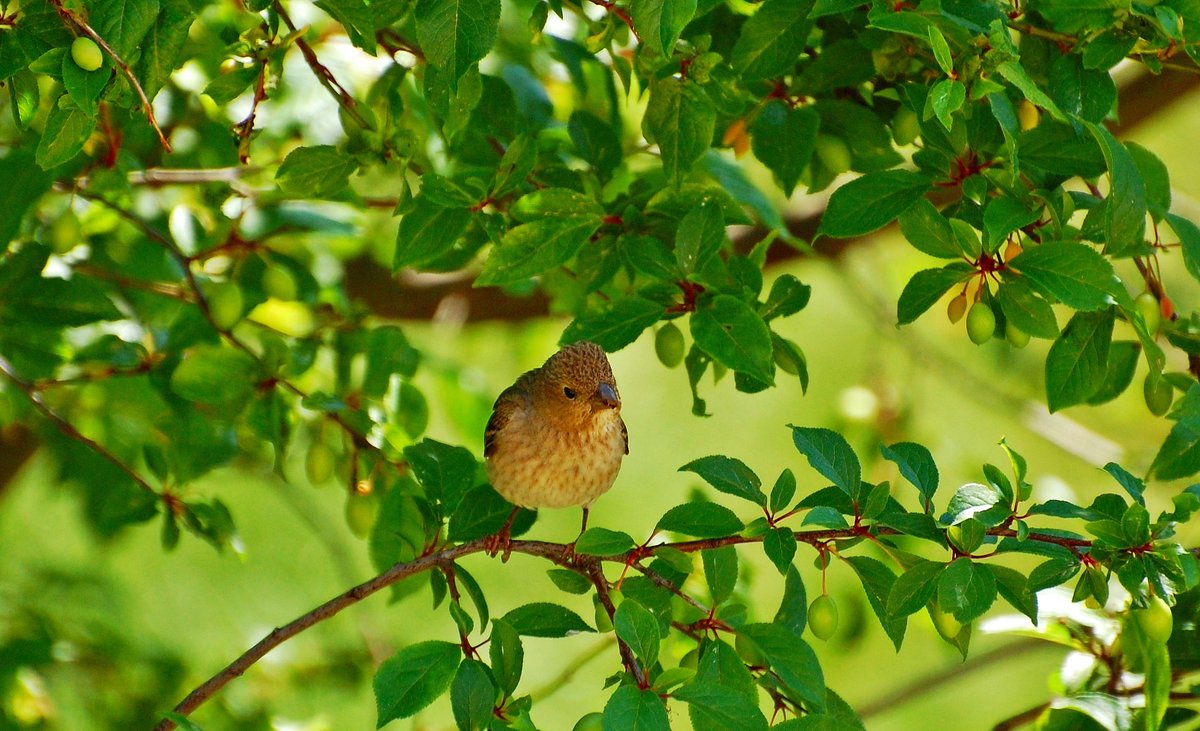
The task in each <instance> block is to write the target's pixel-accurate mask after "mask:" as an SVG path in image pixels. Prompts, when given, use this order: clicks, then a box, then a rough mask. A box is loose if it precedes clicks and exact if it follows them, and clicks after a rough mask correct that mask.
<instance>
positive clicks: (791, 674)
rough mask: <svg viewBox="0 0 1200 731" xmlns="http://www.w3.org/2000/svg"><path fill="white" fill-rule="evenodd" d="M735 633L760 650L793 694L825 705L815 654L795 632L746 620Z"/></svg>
mask: <svg viewBox="0 0 1200 731" xmlns="http://www.w3.org/2000/svg"><path fill="white" fill-rule="evenodd" d="M738 634H739V635H741V636H742V637H745V638H746V639H748V640H749V641H750V642H751V643H753V644H754V646H755V647H756V648H757V649H758V650H759V652H761V653H762V654H763V655H764V656H765V657H766V658H767V662H768V663H769V664H770V666H771V669H772V670H773V671H775V674H776V675H778V676H779V679H780V680H781V681H783V684H784V685H785V686H787V687H788V688H790V689H791V690H792V691H793V692H795V693H796V695H798V696H800V697H801V698H802V699H803V700H804V701H805V702H806V703H808V704H809V705H810V707H811V708H814V709H818V710H820V709H824V708H825V677H824V674H823V673H822V672H821V666H820V664H819V663H818V662H817V655H816V653H814V652H813V650H812V648H811V647H809V645H808V643H807V642H805V641H804V640H802V639H801V638H800V637H799V636H798V635H796V634H794V633H792V632H789V631H788V630H787V629H785V628H783V627H781V626H779V625H778V624H774V623H771V624H767V623H761V624H746V625H742V626H741V627H740V628H739V629H738Z"/></svg>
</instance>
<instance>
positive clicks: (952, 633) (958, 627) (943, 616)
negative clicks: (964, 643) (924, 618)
mask: <svg viewBox="0 0 1200 731" xmlns="http://www.w3.org/2000/svg"><path fill="white" fill-rule="evenodd" d="M929 614H930V617H931V618H932V619H933V628H934V629H936V630H937V632H938V634H939V635H941V636H942V638H943V639H946V640H953V639H954V638H956V637H958V633H959V632H962V622H959V621H958V620H957V619H955V618H954V615H953V614H949V613H948V612H943V611H942V610H941V609H939V608H938V607H934V608H933V609H932V610H931V611H930V612H929Z"/></svg>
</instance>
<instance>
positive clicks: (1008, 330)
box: [1004, 322, 1029, 348]
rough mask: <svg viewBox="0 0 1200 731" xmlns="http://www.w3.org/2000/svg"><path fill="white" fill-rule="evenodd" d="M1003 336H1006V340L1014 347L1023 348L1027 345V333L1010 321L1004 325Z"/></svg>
mask: <svg viewBox="0 0 1200 731" xmlns="http://www.w3.org/2000/svg"><path fill="white" fill-rule="evenodd" d="M1004 337H1006V338H1008V342H1010V343H1012V346H1013V347H1014V348H1024V347H1025V346H1026V345H1029V333H1027V332H1025V331H1024V330H1022V329H1021V328H1019V327H1017V326H1016V325H1014V324H1012V323H1011V322H1009V323H1007V324H1005V325H1004Z"/></svg>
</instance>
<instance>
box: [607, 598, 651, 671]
mask: <svg viewBox="0 0 1200 731" xmlns="http://www.w3.org/2000/svg"><path fill="white" fill-rule="evenodd" d="M613 627H614V628H616V630H617V637H620V638H621V639H622V640H624V641H625V644H627V645H629V649H631V650H633V654H634V655H635V656H636V657H637V659H638V660H640V661H641V662H642V667H644V668H652V667H654V663H656V662H658V643H659V637H660V636H661V633H660V632H659V625H658V620H657V619H655V618H654V615H653V614H651V613H650V610H648V609H646V608H645V607H643V606H642V605H641V604H638V603H637V602H636V601H634V600H633V599H630V598H628V597H627V598H626V599H625V600H624V601H623V602H621V604H620V606H618V607H617V611H616V613H615V614H614V615H613Z"/></svg>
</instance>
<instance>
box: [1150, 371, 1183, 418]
mask: <svg viewBox="0 0 1200 731" xmlns="http://www.w3.org/2000/svg"><path fill="white" fill-rule="evenodd" d="M1142 395H1143V396H1145V397H1146V408H1148V409H1150V413H1151V414H1154V415H1155V416H1162V415H1163V414H1165V413H1167V409H1169V408H1171V401H1172V400H1173V399H1174V397H1175V394H1174V392H1173V391H1172V389H1171V384H1169V383H1167V379H1165V378H1163V377H1162V376H1159V378H1158V382H1157V383H1156V382H1154V379H1153V378H1151V377H1150V376H1149V375H1147V376H1146V380H1145V381H1144V382H1143V383H1142Z"/></svg>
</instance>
